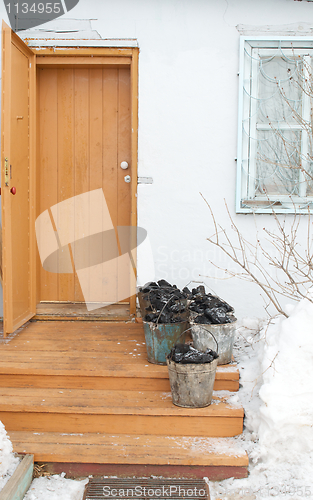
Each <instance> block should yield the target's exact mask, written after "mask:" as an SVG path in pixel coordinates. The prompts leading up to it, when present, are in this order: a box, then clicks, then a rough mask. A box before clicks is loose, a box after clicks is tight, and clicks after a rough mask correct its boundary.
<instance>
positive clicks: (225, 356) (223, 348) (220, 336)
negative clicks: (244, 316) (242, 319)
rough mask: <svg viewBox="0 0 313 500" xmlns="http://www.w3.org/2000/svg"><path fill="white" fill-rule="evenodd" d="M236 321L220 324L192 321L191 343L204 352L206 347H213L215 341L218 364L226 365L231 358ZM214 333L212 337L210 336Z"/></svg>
mask: <svg viewBox="0 0 313 500" xmlns="http://www.w3.org/2000/svg"><path fill="white" fill-rule="evenodd" d="M236 324H237V321H233V322H232V323H224V324H222V325H202V324H197V323H192V325H191V335H192V340H193V345H194V347H195V348H196V349H198V350H199V351H203V352H205V351H206V350H207V349H213V350H214V349H215V342H214V339H216V342H217V344H218V355H219V358H218V363H217V364H218V365H227V364H228V363H230V362H231V360H232V354H233V343H234V337H235V332H236ZM212 335H214V339H213V338H212Z"/></svg>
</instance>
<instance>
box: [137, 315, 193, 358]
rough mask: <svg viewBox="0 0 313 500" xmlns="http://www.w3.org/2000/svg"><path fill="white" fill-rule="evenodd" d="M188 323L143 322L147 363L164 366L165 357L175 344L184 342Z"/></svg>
mask: <svg viewBox="0 0 313 500" xmlns="http://www.w3.org/2000/svg"><path fill="white" fill-rule="evenodd" d="M188 326H189V325H188V322H186V321H184V322H183V323H169V324H167V323H165V324H161V323H159V324H155V323H150V322H148V321H143V329H144V332H145V339H146V349H147V355H148V361H149V362H150V363H154V364H157V365H166V356H167V355H168V354H169V353H170V350H171V349H172V347H174V345H175V344H176V342H177V341H178V340H179V341H180V342H183V343H184V342H185V339H186V333H184V332H185V331H186V330H187V329H188Z"/></svg>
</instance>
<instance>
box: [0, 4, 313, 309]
mask: <svg viewBox="0 0 313 500" xmlns="http://www.w3.org/2000/svg"><path fill="white" fill-rule="evenodd" d="M0 14H2V17H3V19H4V20H6V14H5V12H4V7H3V5H1V7H0ZM65 17H68V18H71V19H73V18H76V19H92V22H91V24H92V28H93V29H95V30H97V31H98V33H99V34H100V36H101V37H102V38H136V39H137V40H138V44H139V47H140V64H139V165H138V169H139V172H138V173H139V176H149V177H152V178H153V184H151V185H139V186H138V224H139V225H140V226H142V227H144V228H145V229H147V231H148V235H149V238H150V241H151V244H152V250H153V256H154V262H155V271H156V278H157V279H160V278H165V279H167V280H169V281H170V282H174V283H176V284H177V285H178V286H180V287H182V286H184V285H185V284H187V283H188V282H189V281H190V280H199V281H205V283H206V284H207V285H208V286H209V287H210V288H211V289H212V290H213V291H215V292H216V293H218V294H219V295H220V296H222V297H223V298H224V299H226V300H227V301H229V302H230V303H231V304H232V305H233V306H234V307H235V309H236V311H237V314H238V316H239V317H242V316H264V309H263V301H262V300H261V298H260V291H259V289H258V288H257V287H256V286H254V285H250V284H247V283H245V282H242V281H240V280H237V279H231V280H226V281H221V280H220V279H218V278H220V277H222V276H223V273H222V272H221V271H218V270H216V269H215V268H214V266H212V265H211V264H210V262H209V261H210V260H213V261H214V262H216V263H218V264H221V265H222V266H224V265H226V266H227V267H229V264H228V263H226V261H225V259H224V258H223V257H222V256H221V255H220V253H219V252H218V251H217V250H216V249H215V248H214V247H212V246H211V245H210V244H209V243H208V242H207V241H206V238H207V236H209V235H211V234H212V232H213V224H212V221H211V217H210V213H209V210H208V208H207V207H206V204H205V203H204V201H203V199H202V198H201V196H200V194H199V193H200V192H201V193H202V194H203V196H204V197H205V198H206V199H207V200H208V202H209V203H210V204H211V206H212V209H213V211H214V213H215V215H216V217H217V220H218V221H219V222H220V223H221V224H222V225H224V226H225V225H228V219H227V214H226V210H225V207H224V199H225V200H226V201H227V204H228V206H229V208H230V211H231V214H232V216H233V217H234V220H235V222H236V224H238V226H239V227H240V229H242V231H244V232H245V234H247V235H251V234H254V232H255V230H254V224H255V222H254V220H253V216H252V215H242V214H240V215H236V214H235V212H234V210H235V175H236V162H235V158H236V155H237V152H236V148H237V123H238V122H237V112H238V104H237V101H238V76H237V72H238V65H239V36H240V35H239V33H238V31H237V29H236V26H237V25H238V24H247V25H269V24H270V25H280V26H281V25H283V24H290V23H297V22H299V23H301V22H309V20H310V19H312V21H313V3H310V2H306V1H302V2H300V1H294V0H253V1H251V0H220V1H216V0H192V1H185V0H131V1H129V0H114V1H113V0H80V2H79V4H78V5H77V6H76V7H75V8H74V9H73V10H72V11H70V12H69V13H68V14H67V15H66V16H65ZM71 25H73V21H71ZM299 33H300V34H301V32H299ZM257 34H259V33H257ZM257 220H258V223H259V224H260V227H264V226H266V227H271V225H273V217H272V216H271V215H260V216H258V217H257ZM138 268H139V276H142V277H143V279H145V278H147V279H148V278H149V277H151V278H153V276H152V275H151V274H150V269H148V267H147V261H146V256H145V254H144V253H143V252H140V249H139V255H138ZM203 276H204V277H203ZM207 276H210V277H207Z"/></svg>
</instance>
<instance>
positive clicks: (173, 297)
mask: <svg viewBox="0 0 313 500" xmlns="http://www.w3.org/2000/svg"><path fill="white" fill-rule="evenodd" d="M149 293H150V292H149ZM172 299H176V300H183V299H178V298H177V297H175V295H171V296H170V298H169V299H168V301H167V302H166V303H165V304H164V306H163V307H162V309H161V311H160V314H159V316H158V319H157V321H156V325H158V324H159V319H160V317H161V314H162V312H163V311H164V309H165V308H166V306H167V304H169V303H170V301H171V300H172ZM186 331H187V330H186ZM183 333H184V332H183ZM181 335H182V334H181ZM181 335H180V336H181Z"/></svg>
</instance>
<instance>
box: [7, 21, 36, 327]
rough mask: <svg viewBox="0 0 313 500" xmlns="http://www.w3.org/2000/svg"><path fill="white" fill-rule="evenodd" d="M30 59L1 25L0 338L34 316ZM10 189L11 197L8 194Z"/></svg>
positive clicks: (32, 88) (29, 53)
mask: <svg viewBox="0 0 313 500" xmlns="http://www.w3.org/2000/svg"><path fill="white" fill-rule="evenodd" d="M34 91H35V56H34V54H33V53H32V51H31V50H30V49H29V48H28V47H27V46H26V45H25V44H24V43H23V42H22V41H21V39H20V38H19V37H18V36H17V35H15V33H13V31H12V30H11V29H10V28H9V27H8V26H7V25H6V24H5V23H3V25H2V143H1V166H2V172H1V201H2V245H3V247H2V248H3V251H2V252H3V255H2V259H3V316H4V335H6V334H7V333H11V332H13V331H14V330H16V329H17V328H18V327H20V326H21V325H23V324H24V323H25V322H26V321H27V320H29V319H30V318H31V317H32V316H34V314H35V312H36V296H35V248H34V243H35V240H34V229H35V219H34V218H35V203H34V201H35V190H34V169H35V164H34V142H33V141H34V140H35V134H34V128H35V121H34V120H35V108H34V106H35V99H34V97H35V94H34ZM15 190H16V194H13V193H14V192H15Z"/></svg>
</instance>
